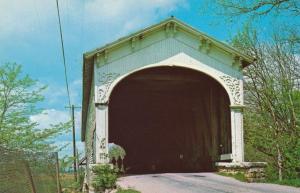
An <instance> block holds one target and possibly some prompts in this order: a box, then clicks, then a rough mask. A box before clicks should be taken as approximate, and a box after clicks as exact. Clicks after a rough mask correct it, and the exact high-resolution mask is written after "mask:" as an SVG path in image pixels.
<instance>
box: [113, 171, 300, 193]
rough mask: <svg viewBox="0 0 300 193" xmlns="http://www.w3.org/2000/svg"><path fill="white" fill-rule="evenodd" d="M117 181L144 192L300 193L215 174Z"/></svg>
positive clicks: (128, 178)
mask: <svg viewBox="0 0 300 193" xmlns="http://www.w3.org/2000/svg"><path fill="white" fill-rule="evenodd" d="M118 184H119V185H120V186H121V187H123V188H134V189H136V190H139V191H141V192H142V193H268V192H270V193H300V188H294V187H289V186H281V185H276V184H265V183H245V182H240V181H237V180H235V179H233V178H230V177H224V176H220V175H217V174H214V173H166V174H146V175H132V176H126V177H122V178H120V179H119V181H118Z"/></svg>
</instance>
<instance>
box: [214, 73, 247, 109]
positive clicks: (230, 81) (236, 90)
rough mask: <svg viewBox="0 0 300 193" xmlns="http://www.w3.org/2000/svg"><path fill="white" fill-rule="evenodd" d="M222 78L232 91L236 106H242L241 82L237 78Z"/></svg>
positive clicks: (226, 76) (224, 76)
mask: <svg viewBox="0 0 300 193" xmlns="http://www.w3.org/2000/svg"><path fill="white" fill-rule="evenodd" d="M220 78H221V79H222V80H223V81H224V83H225V84H226V85H227V87H228V88H229V90H230V94H231V96H232V98H233V103H234V104H235V105H242V104H243V102H242V94H241V93H242V90H241V87H240V81H239V80H238V79H236V78H233V77H231V76H228V75H223V76H220Z"/></svg>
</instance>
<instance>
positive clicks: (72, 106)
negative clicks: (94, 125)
mask: <svg viewBox="0 0 300 193" xmlns="http://www.w3.org/2000/svg"><path fill="white" fill-rule="evenodd" d="M66 108H71V113H72V115H71V119H72V133H73V158H74V160H73V167H74V178H75V181H76V182H77V156H76V139H75V115H74V110H75V108H81V107H75V106H74V105H71V107H70V106H69V107H66Z"/></svg>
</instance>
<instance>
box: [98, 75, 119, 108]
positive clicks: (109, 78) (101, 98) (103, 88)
mask: <svg viewBox="0 0 300 193" xmlns="http://www.w3.org/2000/svg"><path fill="white" fill-rule="evenodd" d="M119 75H120V74H119V73H113V72H107V73H106V72H103V73H101V74H100V75H99V77H98V83H99V84H100V86H99V87H98V89H97V101H98V102H99V103H105V99H106V94H107V92H108V90H109V88H110V85H111V84H112V83H113V81H114V80H115V79H116V78H117V77H118V76H119Z"/></svg>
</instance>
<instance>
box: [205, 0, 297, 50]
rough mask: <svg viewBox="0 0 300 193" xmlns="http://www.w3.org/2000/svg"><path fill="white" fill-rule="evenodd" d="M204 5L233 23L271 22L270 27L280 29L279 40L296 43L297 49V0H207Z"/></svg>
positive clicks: (261, 23)
mask: <svg viewBox="0 0 300 193" xmlns="http://www.w3.org/2000/svg"><path fill="white" fill-rule="evenodd" d="M204 7H207V9H209V10H214V13H215V14H216V15H221V16H222V22H223V20H224V16H225V17H226V18H227V19H229V20H228V21H231V22H233V23H238V22H237V21H238V20H240V19H241V20H242V21H245V22H249V21H251V22H254V21H258V25H257V28H261V27H262V26H261V25H265V24H266V23H272V25H271V26H270V27H272V28H273V29H274V30H278V31H281V35H280V38H281V39H280V40H281V41H285V42H291V43H293V44H298V45H297V46H298V50H299V44H300V33H299V31H300V1H299V0H207V1H206V3H205V6H204ZM278 40H279V39H278ZM295 46H296V45H295Z"/></svg>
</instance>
